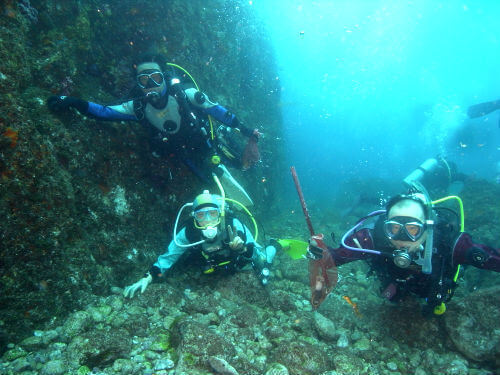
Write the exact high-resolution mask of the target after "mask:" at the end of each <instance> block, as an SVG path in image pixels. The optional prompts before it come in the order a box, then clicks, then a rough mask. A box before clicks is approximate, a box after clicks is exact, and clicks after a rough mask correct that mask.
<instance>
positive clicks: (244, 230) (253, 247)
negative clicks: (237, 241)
mask: <svg viewBox="0 0 500 375" xmlns="http://www.w3.org/2000/svg"><path fill="white" fill-rule="evenodd" d="M233 228H234V229H236V233H237V234H238V236H240V237H241V238H242V239H243V240H244V241H245V246H246V248H247V251H246V252H245V253H244V254H242V255H243V256H245V257H247V258H252V259H253V258H254V257H256V256H257V252H258V251H259V250H260V249H262V246H260V245H259V244H258V243H257V242H255V238H254V237H253V235H252V232H250V229H248V227H247V226H246V225H244V224H242V223H241V221H239V220H238V219H233Z"/></svg>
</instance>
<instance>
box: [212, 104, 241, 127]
mask: <svg viewBox="0 0 500 375" xmlns="http://www.w3.org/2000/svg"><path fill="white" fill-rule="evenodd" d="M205 112H206V113H207V114H208V115H210V116H212V117H213V118H214V119H216V120H217V121H220V122H222V123H223V124H224V125H227V126H230V127H232V128H234V127H237V125H239V122H238V121H236V122H238V124H233V121H234V119H235V118H236V116H235V115H234V114H233V113H231V112H229V111H228V110H227V109H226V108H224V107H223V106H221V105H220V104H216V105H214V106H212V107H210V108H206V109H205Z"/></svg>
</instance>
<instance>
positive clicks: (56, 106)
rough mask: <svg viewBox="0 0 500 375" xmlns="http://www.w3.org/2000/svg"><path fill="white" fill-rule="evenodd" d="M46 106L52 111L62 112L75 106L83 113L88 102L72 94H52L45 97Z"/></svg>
mask: <svg viewBox="0 0 500 375" xmlns="http://www.w3.org/2000/svg"><path fill="white" fill-rule="evenodd" d="M47 106H48V107H49V109H50V110H51V111H52V112H62V111H66V110H67V109H68V108H71V107H73V108H76V109H77V110H78V112H80V113H81V114H85V113H87V111H88V109H89V102H86V101H85V100H82V99H79V98H75V97H73V96H56V95H53V96H51V97H50V98H48V99H47Z"/></svg>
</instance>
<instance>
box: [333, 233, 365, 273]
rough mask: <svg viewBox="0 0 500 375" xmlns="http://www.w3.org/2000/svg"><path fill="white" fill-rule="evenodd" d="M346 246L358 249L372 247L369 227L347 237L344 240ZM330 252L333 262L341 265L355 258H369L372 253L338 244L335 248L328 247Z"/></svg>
mask: <svg viewBox="0 0 500 375" xmlns="http://www.w3.org/2000/svg"><path fill="white" fill-rule="evenodd" d="M345 243H346V245H347V246H350V247H354V248H358V249H369V250H373V249H374V244H373V237H372V233H371V231H370V230H369V229H362V230H360V231H357V232H355V233H353V234H352V235H350V236H349V237H347V239H346V240H345ZM328 250H330V253H331V254H332V258H333V259H334V260H335V264H337V265H342V264H345V263H350V262H353V261H355V260H360V259H369V258H370V257H371V256H372V254H371V253H365V252H363V251H356V250H350V249H348V248H346V247H344V246H340V247H338V248H336V249H334V248H330V247H329V248H328Z"/></svg>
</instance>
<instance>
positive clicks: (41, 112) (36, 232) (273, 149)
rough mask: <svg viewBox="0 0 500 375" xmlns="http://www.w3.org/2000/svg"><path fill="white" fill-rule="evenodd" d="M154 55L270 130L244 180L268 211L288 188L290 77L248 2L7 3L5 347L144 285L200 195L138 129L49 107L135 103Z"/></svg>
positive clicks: (1, 102) (0, 132)
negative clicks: (177, 222) (285, 108)
mask: <svg viewBox="0 0 500 375" xmlns="http://www.w3.org/2000/svg"><path fill="white" fill-rule="evenodd" d="M151 47H154V48H156V49H157V50H158V51H160V52H162V53H164V54H165V55H166V56H167V59H168V60H169V61H171V62H174V63H176V64H179V65H182V66H183V67H184V68H186V69H187V70H188V71H189V72H190V73H191V74H192V75H193V76H194V77H195V78H196V80H197V83H198V84H199V86H200V88H201V89H202V90H203V91H205V92H206V93H207V94H208V95H209V96H210V97H211V98H212V99H214V100H216V101H218V102H220V103H221V104H223V105H225V106H226V107H228V108H229V109H230V110H231V111H233V112H234V113H236V114H237V115H238V117H239V118H240V119H241V120H242V121H243V122H244V123H245V124H247V126H251V127H259V128H260V129H261V130H262V131H263V133H264V134H265V138H264V139H263V140H262V141H261V142H260V147H261V151H262V154H263V163H261V164H259V165H258V166H257V167H256V168H254V169H253V170H249V171H247V172H245V174H244V175H239V178H240V179H241V180H242V181H243V183H244V185H245V186H247V187H248V190H249V191H250V192H251V194H252V196H253V197H254V199H255V200H256V202H257V205H256V211H257V214H258V213H259V210H260V209H259V207H264V206H267V207H269V205H270V204H271V202H272V199H273V192H275V191H276V188H277V187H276V186H274V185H273V184H274V181H279V178H278V176H279V174H280V170H279V168H278V167H277V165H278V164H277V163H278V161H279V159H280V154H281V151H280V148H279V146H277V145H276V144H274V143H273V139H276V138H277V137H278V135H279V134H280V132H281V118H280V111H279V107H278V106H277V103H278V101H279V93H280V88H279V81H278V80H277V79H276V76H277V73H276V68H275V65H274V61H273V55H272V51H271V49H270V47H269V46H268V44H267V43H266V40H265V34H264V30H263V29H262V28H261V27H260V26H258V24H257V23H256V21H255V20H254V19H253V17H252V9H251V6H250V5H249V4H248V2H243V1H241V2H240V1H222V0H220V1H219V0H215V1H211V2H210V3H209V4H208V3H207V2H205V1H202V0H195V1H189V2H186V1H182V0H174V1H170V0H169V1H163V0H148V1H141V0H139V1H123V0H112V1H106V2H100V1H92V0H86V1H78V0H67V1H64V2H61V1H52V0H48V1H42V0H31V1H29V0H22V1H14V0H7V1H4V2H2V4H1V8H0V59H1V61H2V64H1V65H0V194H1V197H2V199H1V201H0V215H1V217H2V220H1V221H0V239H1V245H0V259H1V260H0V288H1V293H0V305H1V306H2V309H1V310H0V331H1V332H0V333H1V341H2V347H3V345H4V344H5V343H6V342H8V341H13V340H17V339H20V338H22V337H24V336H25V335H27V334H31V333H32V330H33V329H35V328H37V327H40V326H41V325H42V324H43V323H44V322H47V321H48V320H50V319H54V318H55V317H60V316H64V315H65V314H67V313H68V312H69V311H73V310H75V309H77V308H79V307H81V306H84V305H85V304H86V303H88V302H89V301H90V300H92V299H93V298H94V296H95V295H107V294H108V293H109V289H110V287H111V286H113V285H118V286H123V285H126V284H127V283H130V282H132V281H134V279H135V278H137V276H138V275H141V274H142V272H144V270H146V269H148V267H149V266H150V264H151V262H152V261H153V260H154V259H155V258H156V256H157V255H158V254H159V253H160V252H162V251H163V249H164V246H165V245H166V243H167V241H168V240H169V239H170V237H171V230H172V228H173V220H174V218H175V213H176V212H177V210H178V208H179V207H180V205H182V204H183V203H184V202H186V201H190V200H192V198H193V196H194V195H195V194H196V193H197V192H199V191H200V190H201V189H203V186H202V185H201V183H200V182H199V181H198V180H196V179H195V178H194V177H193V175H192V174H191V173H190V172H189V171H188V170H187V169H186V168H185V167H183V166H182V165H179V163H177V162H176V161H175V160H174V159H168V158H155V157H154V156H153V155H152V152H151V151H152V150H151V146H150V144H149V142H148V134H147V132H146V131H145V130H144V129H143V128H141V126H140V125H138V124H135V123H130V124H124V123H106V122H101V121H95V120H92V119H88V118H84V117H83V116H80V115H78V114H76V113H67V114H63V115H58V116H55V115H53V114H51V113H49V112H48V110H47V108H46V105H45V101H46V98H47V97H48V96H49V95H53V94H56V93H57V94H59V93H62V94H65V95H72V96H77V97H82V98H84V99H87V100H92V101H96V102H99V103H111V102H114V101H117V100H120V99H124V98H126V97H127V95H128V94H129V92H130V89H131V87H132V86H133V84H134V82H133V76H132V75H131V72H132V70H131V68H132V63H133V61H134V58H136V57H137V56H138V55H140V54H141V53H143V52H144V51H146V50H148V49H150V48H151Z"/></svg>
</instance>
